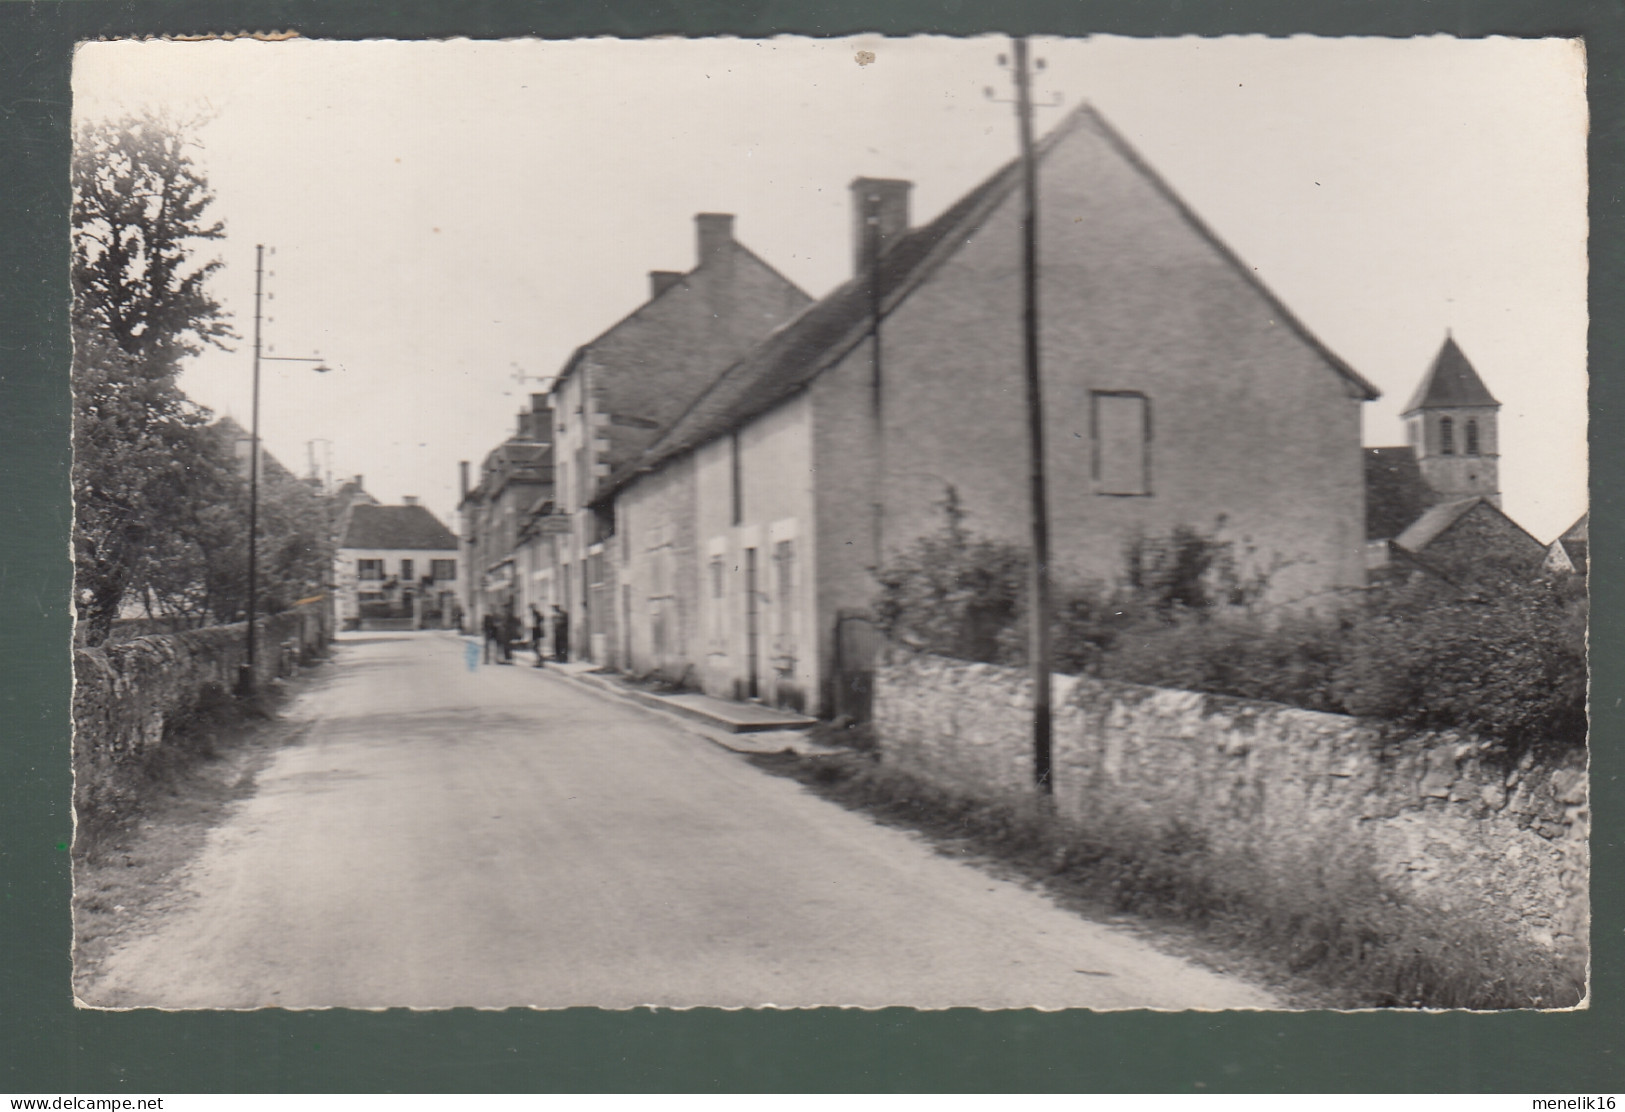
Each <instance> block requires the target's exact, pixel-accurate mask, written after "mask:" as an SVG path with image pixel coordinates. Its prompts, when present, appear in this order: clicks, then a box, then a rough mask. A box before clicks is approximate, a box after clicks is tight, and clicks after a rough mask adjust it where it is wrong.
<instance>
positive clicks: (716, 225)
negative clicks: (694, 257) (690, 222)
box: [694, 212, 734, 266]
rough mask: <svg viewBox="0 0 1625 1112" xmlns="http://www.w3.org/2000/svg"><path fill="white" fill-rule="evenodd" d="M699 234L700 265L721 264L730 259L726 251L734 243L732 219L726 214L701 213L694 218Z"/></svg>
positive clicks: (730, 214) (730, 215)
mask: <svg viewBox="0 0 1625 1112" xmlns="http://www.w3.org/2000/svg"><path fill="white" fill-rule="evenodd" d="M694 227H695V230H696V231H697V232H698V233H699V243H700V265H701V266H704V265H705V264H706V263H710V262H721V261H723V260H725V259H728V258H730V257H731V254H732V253H731V252H730V251H729V250H728V249H729V248H730V247H732V246H733V241H734V218H733V214H732V213H727V212H702V213H700V214H699V215H697V216H695V217H694Z"/></svg>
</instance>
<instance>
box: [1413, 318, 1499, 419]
mask: <svg viewBox="0 0 1625 1112" xmlns="http://www.w3.org/2000/svg"><path fill="white" fill-rule="evenodd" d="M1500 404H1501V403H1500V402H1498V401H1496V400H1495V397H1494V396H1493V395H1492V394H1491V393H1490V392H1489V389H1488V388H1487V387H1486V386H1485V385H1484V380H1483V379H1481V378H1479V377H1478V372H1477V371H1475V370H1473V365H1472V364H1471V363H1469V362H1467V356H1465V355H1463V354H1462V351H1461V348H1459V347H1457V346H1456V340H1455V337H1453V336H1446V337H1445V338H1444V346H1443V347H1441V348H1440V349H1439V354H1438V356H1437V357H1435V358H1434V360H1433V366H1431V367H1429V368H1428V373H1427V375H1426V376H1425V377H1424V378H1423V379H1422V384H1421V385H1420V386H1418V387H1417V388H1416V393H1415V394H1413V395H1411V403H1410V404H1409V405H1407V406H1406V407H1405V410H1404V414H1402V416H1403V415H1405V414H1411V413H1414V412H1416V411H1417V410H1418V409H1456V408H1458V407H1461V406H1491V405H1497V406H1498V405H1500Z"/></svg>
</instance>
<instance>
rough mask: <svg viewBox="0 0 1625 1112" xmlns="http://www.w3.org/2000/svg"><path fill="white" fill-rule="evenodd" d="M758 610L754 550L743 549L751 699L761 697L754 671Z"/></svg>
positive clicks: (747, 676) (747, 682) (748, 693)
mask: <svg viewBox="0 0 1625 1112" xmlns="http://www.w3.org/2000/svg"><path fill="white" fill-rule="evenodd" d="M758 615H759V609H758V607H757V603H756V550H755V549H754V548H747V549H745V669H746V671H745V694H746V696H747V697H749V698H751V699H757V698H760V697H761V689H760V684H759V681H758V677H757V671H756V646H757V641H758V640H759V638H760V634H759V633H758V631H757V622H758V620H759V619H758Z"/></svg>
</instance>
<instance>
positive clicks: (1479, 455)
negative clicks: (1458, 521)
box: [1401, 336, 1501, 506]
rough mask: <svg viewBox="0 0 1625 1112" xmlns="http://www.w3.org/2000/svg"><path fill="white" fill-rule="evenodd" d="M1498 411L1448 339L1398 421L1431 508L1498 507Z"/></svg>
mask: <svg viewBox="0 0 1625 1112" xmlns="http://www.w3.org/2000/svg"><path fill="white" fill-rule="evenodd" d="M1500 409H1501V403H1500V402H1498V401H1496V400H1495V398H1494V397H1493V396H1492V395H1491V394H1490V392H1489V390H1488V389H1487V388H1486V387H1485V385H1484V382H1483V380H1482V379H1480V378H1479V377H1478V372H1477V371H1475V370H1473V365H1472V364H1471V363H1469V362H1468V361H1467V356H1466V355H1464V354H1462V350H1461V348H1460V347H1458V346H1457V345H1456V341H1455V340H1454V339H1453V338H1452V337H1450V336H1446V337H1445V341H1444V346H1443V347H1441V348H1440V349H1439V354H1438V356H1437V357H1435V358H1434V360H1433V365H1432V366H1431V367H1429V368H1428V373H1427V375H1426V377H1424V378H1423V379H1422V383H1421V385H1420V386H1418V387H1417V388H1416V393H1415V394H1413V395H1412V396H1411V401H1410V404H1409V405H1408V406H1406V407H1405V412H1404V413H1403V414H1402V415H1401V416H1402V417H1403V419H1404V421H1405V435H1406V438H1407V440H1408V442H1409V443H1410V446H1411V449H1412V450H1413V451H1414V452H1415V453H1416V460H1417V464H1418V465H1419V466H1420V468H1421V471H1422V480H1423V481H1424V482H1425V483H1426V484H1427V486H1428V489H1429V491H1430V492H1431V493H1432V498H1433V501H1434V502H1435V503H1438V502H1451V501H1455V500H1456V499H1460V498H1473V497H1482V498H1487V499H1488V500H1489V501H1490V502H1492V503H1494V504H1495V505H1497V506H1499V505H1500V504H1501V477H1500V474H1499V471H1498V465H1499V463H1500V458H1501V457H1500V452H1501V449H1500V436H1499V432H1498V430H1497V428H1496V421H1497V415H1498V413H1499V412H1500Z"/></svg>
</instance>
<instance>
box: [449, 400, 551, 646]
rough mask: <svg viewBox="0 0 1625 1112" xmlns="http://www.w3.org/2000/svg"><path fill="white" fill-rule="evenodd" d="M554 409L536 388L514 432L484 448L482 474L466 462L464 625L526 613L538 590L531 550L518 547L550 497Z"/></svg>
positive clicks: (463, 474)
mask: <svg viewBox="0 0 1625 1112" xmlns="http://www.w3.org/2000/svg"><path fill="white" fill-rule="evenodd" d="M552 433H553V415H552V408H551V406H550V404H549V402H548V397H547V395H546V394H541V393H537V394H532V395H531V397H530V407H529V408H528V409H527V410H525V411H524V412H521V413H520V414H519V417H518V422H517V427H516V429H515V430H514V434H513V435H512V436H510V437H509V438H508V439H507V440H505V441H503V442H502V443H501V444H499V445H498V446H497V447H495V448H493V449H492V450H491V451H490V452H489V453H487V454H486V457H485V459H484V460H483V461H482V462H481V464H480V472H479V477H478V479H477V481H471V479H470V475H469V466H468V464H467V463H466V462H465V463H463V464H461V465H460V466H461V474H460V475H459V478H458V484H459V487H460V488H461V494H462V497H461V499H460V500H459V502H458V513H459V515H460V517H461V519H462V520H461V529H462V542H461V547H462V551H463V562H464V564H465V565H466V567H467V569H468V574H467V575H466V576H465V577H464V581H463V582H464V587H463V592H464V594H463V611H464V614H465V615H466V617H465V620H464V623H463V624H464V625H465V627H466V628H467V629H468V630H469V631H476V630H478V629H480V628H481V625H482V623H483V622H484V620H485V616H486V615H487V614H497V615H503V614H505V613H507V611H508V610H509V609H512V610H513V611H514V612H515V613H517V614H519V615H521V616H523V615H525V614H526V613H527V610H526V608H527V607H528V606H529V605H530V604H531V603H532V602H534V601H536V600H537V599H538V598H545V597H546V594H545V592H544V593H542V594H541V595H538V593H537V584H536V580H535V577H534V574H533V572H534V569H533V568H532V567H530V566H529V560H528V557H529V553H528V552H523V551H521V549H522V543H523V541H524V539H525V537H526V536H527V530H528V528H529V526H530V522H531V519H532V517H533V516H534V515H536V514H538V513H543V512H546V511H547V510H549V509H550V508H551V506H552V502H553V489H554V483H553V444H552Z"/></svg>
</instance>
